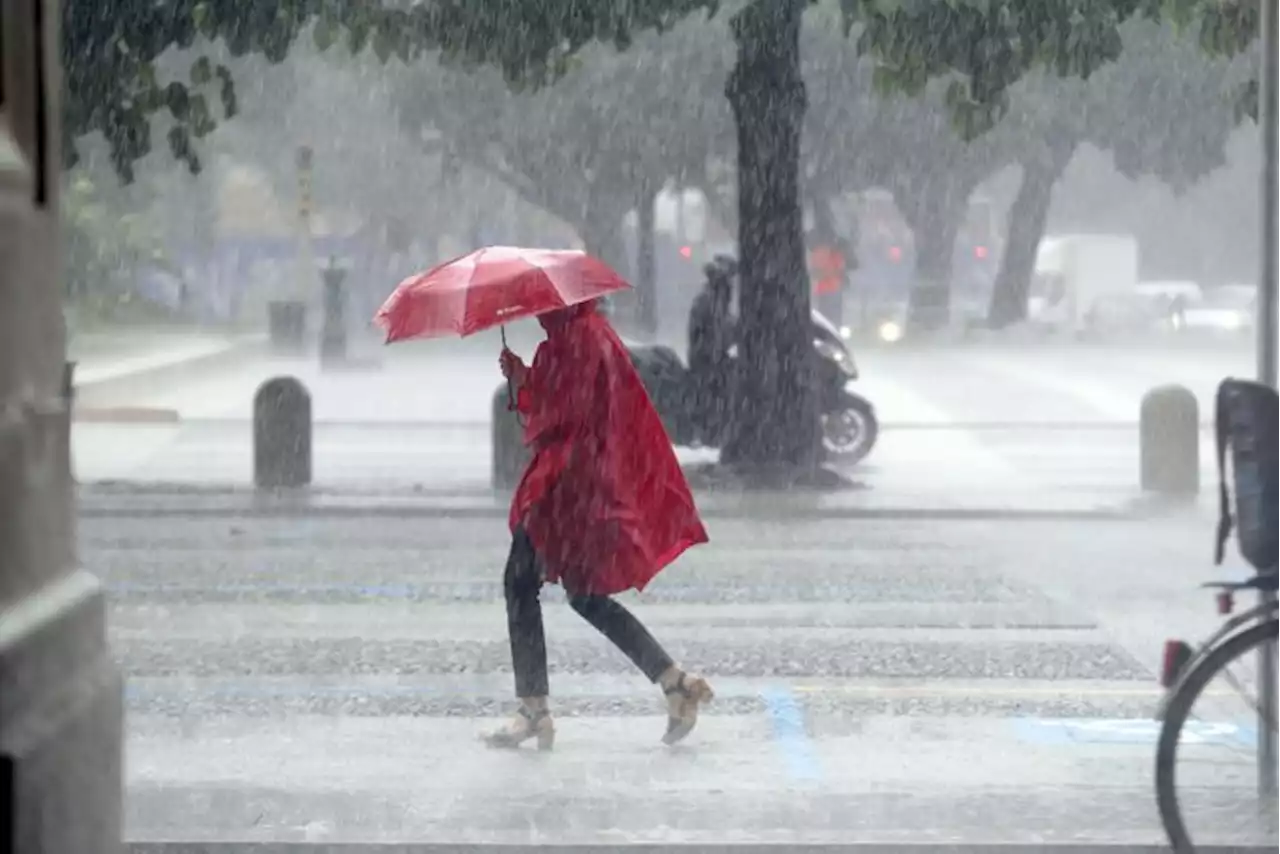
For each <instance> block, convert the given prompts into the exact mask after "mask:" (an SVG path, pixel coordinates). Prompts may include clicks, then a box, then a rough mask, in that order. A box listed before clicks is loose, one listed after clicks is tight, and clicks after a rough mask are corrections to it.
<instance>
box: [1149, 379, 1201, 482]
mask: <svg viewBox="0 0 1280 854" xmlns="http://www.w3.org/2000/svg"><path fill="white" fill-rule="evenodd" d="M1138 454H1139V479H1140V481H1141V485H1142V490H1143V491H1144V492H1159V493H1163V494H1166V495H1195V494H1196V493H1197V492H1199V491H1200V407H1199V405H1198V404H1197V403H1196V396H1195V395H1194V394H1192V393H1191V391H1190V390H1189V389H1187V388H1186V387H1184V386H1180V385H1164V386H1158V387H1156V388H1153V389H1151V391H1149V392H1147V393H1146V394H1145V395H1143V397H1142V408H1141V410H1140V413H1139V416H1138Z"/></svg>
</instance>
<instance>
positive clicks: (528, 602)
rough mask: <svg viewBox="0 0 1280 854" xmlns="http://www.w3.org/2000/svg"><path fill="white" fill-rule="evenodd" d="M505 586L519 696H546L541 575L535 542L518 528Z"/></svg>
mask: <svg viewBox="0 0 1280 854" xmlns="http://www.w3.org/2000/svg"><path fill="white" fill-rule="evenodd" d="M502 587H503V592H504V593H505V594H506V599H507V637H508V638H509V639H510V641H511V668H512V670H514V671H515V679H516V696H517V697H520V698H522V699H523V698H525V697H546V696H547V694H548V693H549V692H548V690H547V638H546V635H545V633H544V632H543V628H542V603H541V601H539V599H538V594H539V592H540V591H541V589H542V578H541V577H540V575H539V573H538V556H537V554H535V553H534V550H533V543H531V542H529V537H528V535H527V534H525V532H524V531H523V530H521V529H516V532H515V534H514V535H513V536H512V538H511V553H510V554H509V555H508V556H507V568H506V571H505V572H504V573H503V578H502Z"/></svg>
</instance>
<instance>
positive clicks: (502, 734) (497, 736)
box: [482, 705, 556, 751]
mask: <svg viewBox="0 0 1280 854" xmlns="http://www.w3.org/2000/svg"><path fill="white" fill-rule="evenodd" d="M482 738H483V740H484V742H485V743H486V744H488V745H489V746H490V747H498V748H504V749H512V748H516V747H519V746H520V745H522V744H524V743H525V742H526V741H528V740H529V739H531V738H536V739H537V740H538V749H539V750H544V751H545V750H550V749H551V748H552V747H554V746H555V742H556V728H555V724H554V723H553V722H552V720H551V712H549V711H547V710H546V709H538V710H537V711H532V710H530V709H529V708H528V707H526V706H523V705H522V706H520V708H519V709H518V710H517V714H516V717H515V719H514V720H513V721H511V723H509V724H508V725H507V726H505V727H502V728H501V729H497V730H494V731H493V732H489V733H485V735H484V736H482Z"/></svg>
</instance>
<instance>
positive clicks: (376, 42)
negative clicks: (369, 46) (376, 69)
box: [373, 27, 395, 65]
mask: <svg viewBox="0 0 1280 854" xmlns="http://www.w3.org/2000/svg"><path fill="white" fill-rule="evenodd" d="M394 50H395V36H394V35H393V34H392V33H391V32H390V30H389V29H388V28H386V27H378V29H377V32H375V33H374V34H373V55H374V56H376V57H378V61H379V62H381V63H382V64H384V65H385V64H386V62H387V60H388V59H390V58H391V54H392V52H393V51H394Z"/></svg>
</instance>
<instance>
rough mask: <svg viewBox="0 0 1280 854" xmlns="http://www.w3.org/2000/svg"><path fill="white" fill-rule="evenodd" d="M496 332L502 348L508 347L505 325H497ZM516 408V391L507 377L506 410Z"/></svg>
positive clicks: (511, 410)
mask: <svg viewBox="0 0 1280 854" xmlns="http://www.w3.org/2000/svg"><path fill="white" fill-rule="evenodd" d="M498 333H499V334H500V335H501V336H502V349H503V350H507V349H510V348H508V347H507V325H506V324H505V323H504V324H503V325H501V326H499V327H498ZM515 409H516V392H515V389H514V388H512V386H511V377H507V411H508V412H514V411H515Z"/></svg>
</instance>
